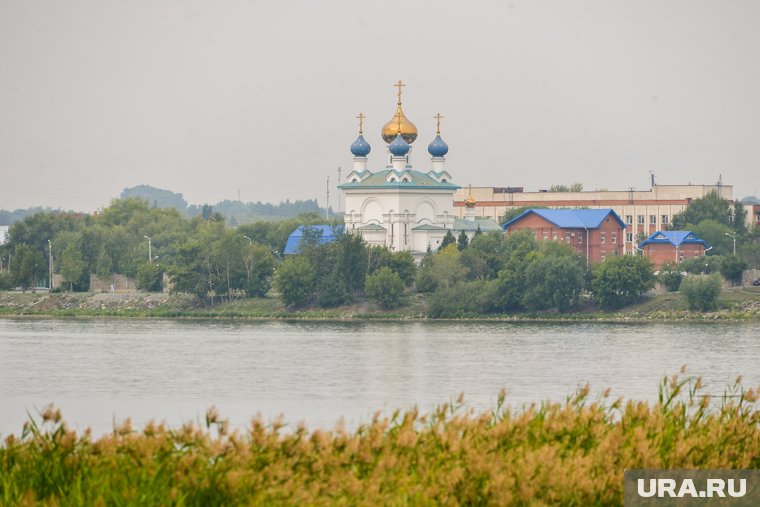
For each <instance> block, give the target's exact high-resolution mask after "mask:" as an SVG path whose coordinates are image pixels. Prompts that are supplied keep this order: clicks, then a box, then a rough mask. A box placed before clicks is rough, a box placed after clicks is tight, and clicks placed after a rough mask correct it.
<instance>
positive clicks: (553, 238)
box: [552, 232, 557, 241]
mask: <svg viewBox="0 0 760 507" xmlns="http://www.w3.org/2000/svg"><path fill="white" fill-rule="evenodd" d="M552 241H557V233H556V232H553V233H552Z"/></svg>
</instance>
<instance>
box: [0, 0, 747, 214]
mask: <svg viewBox="0 0 760 507" xmlns="http://www.w3.org/2000/svg"><path fill="white" fill-rule="evenodd" d="M758 26H760V2H757V1H755V0H747V1H714V2H707V1H692V0H689V1H662V0H657V1H625V2H623V1H618V2H615V1H607V0H605V1H596V2H590V1H588V2H571V1H564V0H563V1H554V2H548V1H545V2H522V1H517V0H513V1H470V2H462V1H442V0H438V1H430V2H423V1H406V2H362V1H357V0H341V1H321V2H318V1H293V0H288V1H284V0H278V1H257V0H248V1H239V2H232V1H224V0H217V1H213V2H212V1H189V0H177V1H161V0H151V1H148V0H142V1H127V0H123V1H109V0H97V1H95V0H92V1H83V0H79V1H77V0H67V1H54V0H49V1H44V2H43V1H37V0H15V1H13V0H0V208H4V209H15V208H20V207H28V206H32V205H43V206H53V207H63V208H66V209H68V208H73V209H80V210H93V209H95V208H97V207H100V206H103V205H106V204H107V203H108V201H109V200H110V199H111V198H113V197H115V196H118V195H119V193H120V192H121V190H122V189H123V188H124V187H127V186H133V185H138V184H149V185H153V186H157V187H161V188H168V189H170V190H173V191H176V192H182V193H183V194H184V196H185V198H186V199H187V200H188V201H189V202H191V203H204V202H211V203H213V202H217V201H219V200H222V199H235V198H237V192H238V189H239V190H240V192H241V197H242V200H244V201H256V200H262V201H273V202H277V201H280V200H282V199H285V198H290V199H304V198H318V199H319V201H320V203H321V204H323V203H324V199H325V196H324V194H325V184H326V178H327V176H328V175H329V176H330V179H331V183H335V180H336V177H337V173H336V170H337V167H338V166H342V167H343V169H344V171H343V175H344V176H345V175H346V174H347V170H348V169H349V168H350V167H351V165H352V160H351V154H350V153H349V151H348V147H349V145H350V144H351V142H352V141H353V140H354V139H355V137H356V134H357V132H356V131H357V125H356V120H355V118H354V117H355V116H356V115H357V114H358V113H359V112H360V111H362V112H364V114H366V115H367V120H366V121H365V138H366V139H367V140H368V141H369V142H370V144H371V145H372V153H371V154H370V156H369V157H370V163H369V167H370V169H379V168H381V167H383V166H384V164H385V157H384V152H385V144H384V143H383V142H382V139H381V138H380V128H381V127H382V125H383V124H384V123H385V122H386V121H388V120H389V119H390V118H391V117H392V116H393V114H394V112H395V100H396V97H395V95H394V93H395V88H394V87H393V83H394V82H396V81H397V80H399V79H402V80H403V81H404V82H406V83H407V86H406V88H405V90H404V110H405V112H406V114H407V116H408V117H409V119H410V120H411V121H413V122H414V123H415V124H416V125H417V127H418V129H419V132H420V136H419V138H418V140H417V141H416V142H415V143H414V152H413V154H412V163H413V165H414V166H415V168H418V169H424V170H427V169H428V168H429V156H428V154H427V150H426V147H427V144H428V143H429V142H430V141H431V140H432V138H433V137H434V134H435V120H434V119H433V115H434V114H435V113H437V112H439V111H440V112H441V113H442V114H443V115H444V117H445V118H444V120H443V123H442V137H443V138H444V140H445V141H446V142H447V143H448V144H449V147H450V151H449V155H448V157H447V169H448V170H449V172H450V173H452V175H453V176H454V180H455V182H456V183H458V184H460V185H463V186H464V185H467V184H472V185H474V186H481V185H482V186H507V185H514V186H524V187H525V188H526V190H535V189H537V188H545V187H547V186H548V185H550V184H553V183H572V182H574V181H580V182H582V183H583V184H584V185H585V188H586V189H594V188H601V187H605V188H609V189H627V188H628V187H631V186H634V187H636V188H639V189H646V188H648V183H649V171H650V170H653V171H655V173H656V174H657V179H658V182H659V183H663V184H666V183H667V184H679V183H688V182H691V183H695V184H697V183H699V184H702V183H714V182H715V181H716V180H717V179H718V175H719V174H722V175H723V181H724V182H725V183H726V184H733V185H734V186H735V194H736V195H737V196H738V197H742V196H745V195H749V194H755V193H757V191H758V190H759V187H760V176H759V175H760V97H759V96H760V29H758ZM335 199H336V192H335V189H333V190H332V193H331V201H332V204H333V205H336V203H337V201H336V200H335Z"/></svg>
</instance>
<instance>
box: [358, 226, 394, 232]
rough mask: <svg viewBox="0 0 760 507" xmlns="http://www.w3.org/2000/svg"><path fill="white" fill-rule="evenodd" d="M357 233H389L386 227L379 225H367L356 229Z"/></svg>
mask: <svg viewBox="0 0 760 507" xmlns="http://www.w3.org/2000/svg"><path fill="white" fill-rule="evenodd" d="M356 230H357V231H387V230H388V229H386V228H385V227H383V226H382V225H377V224H367V225H362V226H361V227H357V228H356Z"/></svg>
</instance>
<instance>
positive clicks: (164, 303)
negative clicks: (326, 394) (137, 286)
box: [0, 288, 760, 324]
mask: <svg viewBox="0 0 760 507" xmlns="http://www.w3.org/2000/svg"><path fill="white" fill-rule="evenodd" d="M724 295H725V301H723V305H722V306H723V307H722V308H720V309H718V310H716V311H713V312H706V313H700V312H691V311H688V310H685V309H682V308H679V305H681V304H682V300H681V298H680V296H679V295H678V294H677V293H665V294H650V295H647V296H646V297H645V298H644V299H643V301H642V302H640V303H637V304H635V305H632V306H629V307H626V308H623V309H621V310H618V311H615V312H609V313H607V312H601V311H598V310H596V309H593V310H590V311H586V312H584V311H580V312H578V311H576V312H573V313H566V314H560V313H556V312H555V313H540V314H537V313H528V312H525V313H508V314H482V315H478V314H474V315H460V316H452V317H446V318H440V317H429V316H427V315H426V313H425V311H426V304H427V303H426V300H425V298H424V297H419V295H417V296H418V297H410V298H409V299H410V301H409V302H408V304H407V306H406V307H405V308H404V309H403V310H399V309H396V310H382V309H379V308H377V307H374V306H373V305H368V304H366V303H363V302H359V303H357V304H354V305H347V306H342V307H337V308H329V309H323V308H308V309H303V310H290V309H287V308H285V307H283V306H282V304H281V303H280V302H279V300H278V299H276V298H272V297H266V298H258V299H240V300H236V301H232V302H227V303H220V304H218V305H216V306H210V307H203V306H200V305H199V302H198V301H197V300H196V299H195V298H194V297H192V296H188V295H182V294H162V293H120V294H119V293H117V294H109V293H53V294H48V293H16V292H3V293H0V318H11V319H12V318H63V319H69V318H71V319H80V318H81V319H104V318H118V319H170V320H245V321H261V322H264V321H297V322H309V321H311V322H515V323H537V324H552V323H557V324H564V323H589V324H594V323H596V324H647V323H653V322H660V323H682V322H703V323H710V322H713V323H714V322H728V323H736V322H746V323H754V322H760V290H754V289H743V288H738V289H729V290H727V291H725V294H724ZM732 298H733V299H732Z"/></svg>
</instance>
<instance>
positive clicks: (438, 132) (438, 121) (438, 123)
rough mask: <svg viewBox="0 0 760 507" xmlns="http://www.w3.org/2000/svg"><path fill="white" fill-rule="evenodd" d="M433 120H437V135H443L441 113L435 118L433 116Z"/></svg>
mask: <svg viewBox="0 0 760 507" xmlns="http://www.w3.org/2000/svg"><path fill="white" fill-rule="evenodd" d="M433 118H435V119H436V120H437V122H436V127H435V133H436V134H440V133H441V118H443V116H441V113H438V114H436V115H435V116H433Z"/></svg>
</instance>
